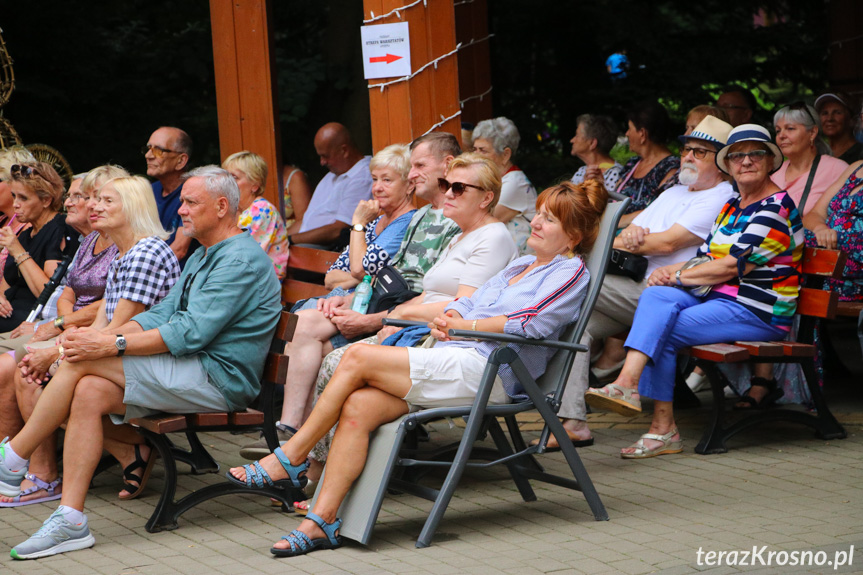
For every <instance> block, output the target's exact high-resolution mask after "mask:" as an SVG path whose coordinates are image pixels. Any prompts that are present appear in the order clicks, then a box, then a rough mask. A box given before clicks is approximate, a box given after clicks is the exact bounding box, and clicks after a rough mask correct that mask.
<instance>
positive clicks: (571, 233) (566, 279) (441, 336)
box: [228, 181, 608, 556]
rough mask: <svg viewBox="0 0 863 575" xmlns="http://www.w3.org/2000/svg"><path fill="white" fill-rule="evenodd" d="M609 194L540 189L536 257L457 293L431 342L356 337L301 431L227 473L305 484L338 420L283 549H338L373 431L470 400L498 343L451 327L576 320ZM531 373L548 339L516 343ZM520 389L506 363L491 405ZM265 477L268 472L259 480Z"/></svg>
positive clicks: (540, 330) (525, 330) (506, 328)
mask: <svg viewBox="0 0 863 575" xmlns="http://www.w3.org/2000/svg"><path fill="white" fill-rule="evenodd" d="M607 202H608V194H607V193H606V192H605V188H604V187H602V185H601V184H599V183H598V182H595V181H590V182H587V183H585V184H580V185H572V184H570V183H568V182H567V183H565V184H561V185H560V186H556V187H554V188H549V189H548V190H546V191H544V192H543V193H542V194H541V195H540V197H539V199H538V200H537V205H538V206H539V209H538V213H537V215H536V216H535V217H534V219H533V221H532V222H531V227H532V229H533V232H532V233H531V236H530V239H529V240H528V241H529V242H530V246H531V248H532V249H533V250H534V251H535V253H536V256H524V257H521V258H519V259H517V260H515V261H513V262H512V263H511V264H510V265H509V266H507V267H506V268H505V269H504V270H503V271H501V272H500V273H498V274H497V275H496V276H495V277H493V278H492V279H491V280H489V281H488V282H486V283H485V284H484V285H483V286H482V287H481V288H479V289H478V290H477V291H476V292H474V293H473V295H471V296H470V297H469V298H460V299H458V300H456V301H454V302H452V303H450V304H449V305H447V306H446V311H445V312H444V313H443V314H441V315H439V316H438V317H436V318H434V320H433V321H432V322H431V323H430V324H429V327H430V328H431V329H432V336H433V337H435V338H436V339H437V340H438V342H437V344H436V345H435V346H434V347H433V348H430V349H425V348H413V347H409V348H401V347H389V346H380V345H355V346H353V347H352V348H351V349H350V350H349V351H348V352H347V353H345V356H344V358H343V359H342V362H341V363H340V364H339V367H338V369H336V372H335V374H333V378H332V380H330V384H329V385H328V386H327V389H326V390H325V391H324V393H323V394H322V395H321V398H320V400H319V401H318V403H317V404H316V405H315V408H314V410H312V413H311V415H310V417H309V419H308V421H306V423H305V424H303V426H302V427H301V428H300V429H299V431H297V433H296V434H295V435H294V436H293V437H292V438H291V439H289V440H288V441H287V443H285V444H283V445H282V447H280V448H278V449H277V450H276V452H275V453H274V454H271V455H269V456H267V457H265V458H264V459H262V460H261V461H259V462H258V461H256V462H255V463H254V464H250V465H246V466H244V467H236V468H233V469H231V470H230V471H229V473H228V478H229V479H232V480H233V481H235V482H237V483H240V484H242V485H249V486H261V485H263V483H264V481H266V480H278V479H284V478H290V479H291V481H292V482H293V483H294V485H296V486H299V485H300V478H301V477H302V476H304V475H305V473H306V470H307V469H308V462H307V460H306V457H307V456H308V453H309V451H310V450H311V449H312V447H313V446H314V445H315V443H316V442H317V441H318V440H319V439H320V438H321V437H323V436H324V434H326V433H327V432H328V431H329V430H330V428H332V427H333V425H335V424H336V423H339V426H338V428H337V430H336V435H335V437H334V439H333V445H332V450H331V452H330V457H329V460H328V463H329V465H328V469H327V474H326V476H325V478H324V480H323V483H322V485H321V487H320V489H319V492H318V499H317V504H316V505H315V508H314V510H313V511H314V512H309V514H308V516H307V518H306V520H305V521H303V523H302V524H300V526H299V528H298V529H295V530H294V531H292V532H291V534H290V535H288V536H287V537H285V538H284V540H282V541H279V542H278V543H276V544H275V546H274V547H273V549H272V550H271V551H272V553H273V554H275V555H278V556H294V555H302V554H304V553H308V552H310V551H314V550H316V549H330V548H335V547H338V546H339V545H340V544H341V539H340V538H339V537H338V535H337V532H338V529H339V525H340V521H339V519H338V518H337V517H336V513H337V512H338V509H339V506H340V504H341V502H342V500H343V499H344V497H345V495H346V494H347V492H348V491H349V489H350V487H351V484H352V483H353V482H354V480H355V479H356V478H357V477H358V476H359V475H360V473H361V472H362V469H363V466H364V465H365V459H366V455H367V451H368V444H369V434H370V433H371V432H372V431H374V430H375V429H377V428H378V427H379V426H380V425H383V424H384V423H387V422H390V421H393V420H394V419H396V418H398V417H400V416H402V415H404V414H406V413H408V412H409V411H410V410H411V409H416V408H425V407H438V406H449V405H464V404H465V403H470V402H471V401H473V399H474V397H475V395H476V392H477V386H478V384H479V381H480V379H481V377H482V373H483V371H484V369H485V365H486V359H487V357H488V355H489V354H490V353H491V352H492V351H493V350H494V349H496V348H497V344H496V343H493V342H483V341H473V340H459V341H453V340H450V338H449V337H448V336H447V335H446V333H447V330H448V329H467V330H476V331H491V332H498V333H512V334H517V335H521V336H526V337H531V338H556V337H558V336H559V335H560V333H561V331H562V330H563V328H564V327H565V326H566V325H567V324H569V323H571V322H573V321H575V320H576V319H577V317H578V313H577V310H578V309H579V306H580V304H581V301H582V300H583V298H584V296H585V293H586V287H587V283H588V279H589V274H588V271H587V268H586V267H585V265H584V262H583V261H582V259H581V257H578V256H576V255H575V254H577V253H578V254H583V253H585V252H587V251H588V250H589V249H590V248H591V246H592V245H593V243H594V241H595V240H596V237H597V234H598V232H599V221H600V218H601V216H602V212H603V211H604V209H605V206H606V204H607ZM512 348H513V349H515V350H516V351H517V353H518V354H519V356H520V357H521V359H522V361H524V363H525V366H526V367H527V370H528V371H529V372H530V374H531V376H532V377H539V375H541V374H542V373H543V371H544V370H545V366H546V364H547V362H548V360H549V359H550V358H551V356H552V355H553V353H554V350H550V349H547V348H544V347H536V346H521V345H513V346H512ZM523 397H524V390H523V389H522V388H521V386H520V384H519V382H518V379H517V378H516V377H515V375H514V374H513V372H512V370H511V369H510V368H509V367H508V366H506V367H502V368H501V369H500V372H499V374H498V376H497V380H496V382H495V384H494V388H493V389H492V391H491V396H490V399H489V402H490V403H495V404H501V403H508V402H509V401H511V400H512V399H521V398H523ZM262 477H263V478H265V479H264V480H262Z"/></svg>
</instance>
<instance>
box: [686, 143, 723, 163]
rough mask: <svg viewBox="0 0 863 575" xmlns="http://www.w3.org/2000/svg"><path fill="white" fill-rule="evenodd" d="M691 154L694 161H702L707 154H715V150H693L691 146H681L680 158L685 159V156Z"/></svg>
mask: <svg viewBox="0 0 863 575" xmlns="http://www.w3.org/2000/svg"><path fill="white" fill-rule="evenodd" d="M689 152H692V155H693V156H695V159H696V160H703V159H704V158H706V157H707V154H708V153H711V154H715V153H716V151H715V150H708V149H707V148H693V147H692V146H683V148H681V150H680V157H681V158H685V157H686V155H687V154H688V153H689Z"/></svg>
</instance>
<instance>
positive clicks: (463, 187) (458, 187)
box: [437, 178, 485, 198]
mask: <svg viewBox="0 0 863 575" xmlns="http://www.w3.org/2000/svg"><path fill="white" fill-rule="evenodd" d="M437 185H438V187H439V188H440V191H442V192H446V191H447V190H452V195H453V196H455V197H456V198H457V197H459V196H460V195H462V194H463V193H465V192H466V191H467V189H468V188H474V189H477V190H479V191H481V192H484V191H485V188H481V187H479V186H474V185H473V184H465V183H464V182H449V181H447V180H445V179H444V178H438V179H437Z"/></svg>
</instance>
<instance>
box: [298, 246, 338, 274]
mask: <svg viewBox="0 0 863 575" xmlns="http://www.w3.org/2000/svg"><path fill="white" fill-rule="evenodd" d="M339 255H340V254H339V253H338V252H330V251H326V250H316V249H314V248H302V247H299V246H291V256H290V258H289V259H288V270H289V271H290V269H291V268H293V269H297V270H303V271H309V272H315V273H319V274H325V273H327V270H328V269H330V266H332V265H333V264H334V263H335V262H336V260H337V259H339Z"/></svg>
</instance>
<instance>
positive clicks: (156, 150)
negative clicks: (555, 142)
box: [141, 144, 180, 158]
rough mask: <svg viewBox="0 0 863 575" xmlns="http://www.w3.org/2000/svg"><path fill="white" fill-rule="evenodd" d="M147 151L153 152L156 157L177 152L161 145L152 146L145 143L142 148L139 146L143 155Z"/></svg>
mask: <svg viewBox="0 0 863 575" xmlns="http://www.w3.org/2000/svg"><path fill="white" fill-rule="evenodd" d="M147 152H153V155H154V156H156V157H157V158H161V157H162V156H164V155H165V154H179V153H180V152H178V151H177V150H169V149H168V148H163V147H162V146H154V145H153V144H147V145H146V146H144V147H143V148H141V153H142V154H144V155H145V156H146V155H147Z"/></svg>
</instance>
